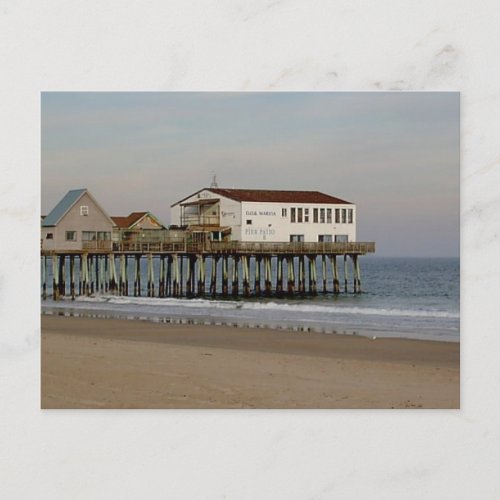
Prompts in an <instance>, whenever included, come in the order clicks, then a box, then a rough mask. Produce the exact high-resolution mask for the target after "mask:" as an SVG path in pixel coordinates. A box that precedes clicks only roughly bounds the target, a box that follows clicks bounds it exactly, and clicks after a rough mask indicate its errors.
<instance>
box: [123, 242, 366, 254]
mask: <svg viewBox="0 0 500 500" xmlns="http://www.w3.org/2000/svg"><path fill="white" fill-rule="evenodd" d="M113 250H114V251H116V252H168V253H176V252H178V253H214V254H247V255H260V254H272V255H277V254H290V255H301V254H303V255H307V254H312V255H313V254H365V253H373V252H375V243H373V242H345V243H344V242H342V243H341V242H319V243H303V242H292V243H268V242H266V243H254V242H244V241H206V242H189V241H176V242H147V243H145V242H117V243H114V244H113Z"/></svg>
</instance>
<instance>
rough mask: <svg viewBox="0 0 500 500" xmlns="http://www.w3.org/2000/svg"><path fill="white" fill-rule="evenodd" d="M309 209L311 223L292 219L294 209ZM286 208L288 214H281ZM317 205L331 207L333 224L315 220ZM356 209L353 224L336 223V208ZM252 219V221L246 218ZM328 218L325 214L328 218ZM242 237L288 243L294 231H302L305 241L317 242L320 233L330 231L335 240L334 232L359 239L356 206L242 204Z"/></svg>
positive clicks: (318, 206)
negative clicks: (314, 214) (314, 211)
mask: <svg viewBox="0 0 500 500" xmlns="http://www.w3.org/2000/svg"><path fill="white" fill-rule="evenodd" d="M292 207H295V208H302V209H305V208H308V209H309V222H302V223H299V222H295V223H292V222H290V220H291V219H290V216H291V208H292ZM283 208H286V210H287V214H286V217H283V216H282V209H283ZM314 208H318V209H320V208H324V209H327V208H331V209H332V223H331V224H327V223H326V222H325V223H320V222H318V223H314V222H313V209H314ZM336 208H340V209H353V210H354V212H353V223H352V224H349V223H346V224H343V223H340V224H336V223H335V209H336ZM247 220H251V221H252V223H251V224H247V223H246V221H247ZM325 220H326V217H325ZM242 221H243V224H242V228H241V232H242V237H241V241H275V242H288V241H290V235H291V234H303V235H304V241H306V242H317V241H318V235H321V234H323V235H324V234H328V235H331V236H332V240H333V241H334V240H335V235H347V236H348V240H349V241H356V206H355V205H346V204H342V205H333V204H332V205H327V204H315V203H301V204H294V203H254V202H252V203H250V202H243V203H242Z"/></svg>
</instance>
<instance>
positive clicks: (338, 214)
mask: <svg viewBox="0 0 500 500" xmlns="http://www.w3.org/2000/svg"><path fill="white" fill-rule="evenodd" d="M335 224H340V208H336V209H335Z"/></svg>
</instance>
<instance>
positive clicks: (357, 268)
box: [356, 255, 361, 293]
mask: <svg viewBox="0 0 500 500" xmlns="http://www.w3.org/2000/svg"><path fill="white" fill-rule="evenodd" d="M356 279H357V282H358V293H361V271H360V268H359V255H356Z"/></svg>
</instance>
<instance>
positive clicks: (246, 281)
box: [241, 255, 250, 297]
mask: <svg viewBox="0 0 500 500" xmlns="http://www.w3.org/2000/svg"><path fill="white" fill-rule="evenodd" d="M248 261H249V258H248V256H247V255H243V256H242V257H241V265H242V268H243V295H244V296H245V297H249V296H250V266H249V264H248Z"/></svg>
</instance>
